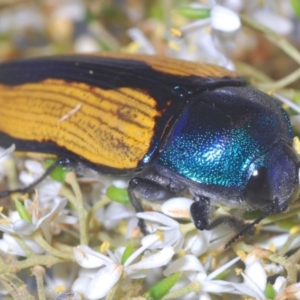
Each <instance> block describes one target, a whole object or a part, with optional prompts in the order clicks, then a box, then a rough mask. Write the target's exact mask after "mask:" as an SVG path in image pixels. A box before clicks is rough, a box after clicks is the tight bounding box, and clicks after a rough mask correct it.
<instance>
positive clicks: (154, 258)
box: [128, 246, 175, 270]
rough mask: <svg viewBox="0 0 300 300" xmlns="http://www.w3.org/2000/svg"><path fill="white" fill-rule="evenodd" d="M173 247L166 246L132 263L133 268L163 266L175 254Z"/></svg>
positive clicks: (131, 267)
mask: <svg viewBox="0 0 300 300" xmlns="http://www.w3.org/2000/svg"><path fill="white" fill-rule="evenodd" d="M174 253H175V252H174V249H173V247H169V246H168V247H165V248H164V249H162V250H160V251H158V252H157V253H155V254H152V255H150V256H148V257H146V258H145V259H143V260H141V261H139V262H138V263H136V264H133V265H130V266H129V267H128V268H130V269H131V270H141V269H153V268H157V267H161V266H164V265H166V264H167V263H169V261H170V260H171V258H172V257H173V255H174Z"/></svg>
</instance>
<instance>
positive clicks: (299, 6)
mask: <svg viewBox="0 0 300 300" xmlns="http://www.w3.org/2000/svg"><path fill="white" fill-rule="evenodd" d="M291 5H292V7H293V9H294V12H295V15H296V16H297V18H298V20H300V1H299V0H291Z"/></svg>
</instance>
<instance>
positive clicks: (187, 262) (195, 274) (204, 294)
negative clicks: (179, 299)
mask: <svg viewBox="0 0 300 300" xmlns="http://www.w3.org/2000/svg"><path fill="white" fill-rule="evenodd" d="M238 260H239V257H236V258H234V259H232V260H231V261H229V262H227V263H226V264H224V265H222V266H221V267H220V268H218V269H217V270H215V271H213V272H212V273H210V274H209V275H208V274H207V273H206V270H205V268H204V266H203V265H202V264H201V262H200V261H199V259H198V258H197V257H195V256H194V255H191V254H190V255H186V256H183V257H181V258H179V259H177V260H175V261H174V262H172V263H171V264H170V265H169V266H168V267H167V268H166V270H165V271H164V272H163V274H164V275H165V276H169V275H171V274H173V273H176V272H184V273H185V275H186V277H187V278H188V279H189V281H190V282H193V281H199V283H200V286H201V291H200V293H198V294H197V297H198V298H193V299H210V297H209V294H210V293H212V294H220V293H231V294H247V295H250V296H253V295H254V296H255V295H256V294H255V293H254V292H253V291H251V289H250V288H248V287H247V286H246V285H245V284H243V283H233V282H229V281H224V280H214V278H215V277H217V276H218V275H219V274H221V273H222V272H224V271H225V270H227V269H229V268H230V267H231V266H232V265H234V264H235V263H236V262H237V261H238ZM182 278H183V279H184V277H183V276H182ZM194 297H196V295H195V293H194Z"/></svg>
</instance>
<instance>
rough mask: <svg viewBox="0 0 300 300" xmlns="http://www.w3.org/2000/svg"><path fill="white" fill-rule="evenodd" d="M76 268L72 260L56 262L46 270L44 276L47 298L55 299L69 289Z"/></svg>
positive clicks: (75, 273)
mask: <svg viewBox="0 0 300 300" xmlns="http://www.w3.org/2000/svg"><path fill="white" fill-rule="evenodd" d="M77 269H78V267H77V265H76V264H74V263H73V262H72V263H60V264H56V265H54V266H53V267H52V268H51V269H50V270H48V271H47V273H46V276H45V292H46V296H47V299H57V298H58V296H59V295H61V294H62V293H66V292H68V291H70V289H71V286H72V283H73V281H74V279H75V276H76V275H77V271H78V270H77Z"/></svg>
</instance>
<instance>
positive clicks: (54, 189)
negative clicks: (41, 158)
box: [19, 159, 62, 205]
mask: <svg viewBox="0 0 300 300" xmlns="http://www.w3.org/2000/svg"><path fill="white" fill-rule="evenodd" d="M24 165H25V169H24V170H22V171H21V172H20V175H19V179H20V181H21V182H22V183H23V184H24V185H25V186H28V185H30V184H32V183H33V182H35V181H36V180H37V179H39V178H40V177H41V176H43V175H44V173H45V168H44V167H43V166H42V164H41V163H40V162H38V161H35V160H32V159H27V160H26V161H25V163H24ZM61 186H62V183H60V182H58V181H55V180H53V179H51V178H50V177H47V178H46V179H44V180H43V181H42V182H41V183H39V184H38V185H37V189H38V194H39V202H40V203H47V202H48V201H50V200H53V198H55V197H57V196H58V195H59V190H60V188H61ZM49 205H52V203H50V204H49Z"/></svg>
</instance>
